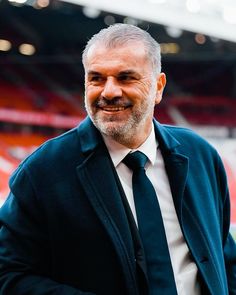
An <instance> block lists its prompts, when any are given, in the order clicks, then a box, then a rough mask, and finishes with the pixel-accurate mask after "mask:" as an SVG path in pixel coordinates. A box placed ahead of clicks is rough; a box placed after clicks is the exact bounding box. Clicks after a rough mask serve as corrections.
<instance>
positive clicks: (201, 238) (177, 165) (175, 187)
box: [155, 122, 222, 294]
mask: <svg viewBox="0 0 236 295" xmlns="http://www.w3.org/2000/svg"><path fill="white" fill-rule="evenodd" d="M155 126H156V128H155V131H156V136H157V139H158V142H159V144H160V149H161V152H162V155H163V158H164V162H165V167H166V171H167V175H168V178H169V182H170V187H171V192H172V196H173V201H174V205H175V209H176V213H177V216H178V219H179V223H180V227H181V229H182V232H183V235H184V237H185V240H186V243H187V245H188V247H189V249H190V251H191V253H192V255H193V257H194V259H195V262H196V264H197V266H198V268H199V269H200V272H201V274H202V277H203V278H204V281H205V283H206V285H207V286H208V288H209V290H210V292H212V294H215V291H216V290H217V292H218V291H219V290H222V289H221V285H220V282H219V277H218V274H217V271H216V268H215V266H214V261H213V259H212V257H211V249H210V248H209V243H208V241H207V236H206V235H205V234H204V231H203V230H202V227H203V226H204V225H203V224H201V221H200V219H199V216H198V213H197V212H196V208H195V207H194V205H193V204H194V201H196V200H195V199H193V198H195V195H194V194H192V195H191V196H189V195H188V194H187V193H186V185H187V183H188V173H189V169H188V167H189V159H188V157H187V156H186V155H184V154H183V153H180V152H178V151H179V148H178V147H179V146H180V143H179V142H178V141H176V139H175V138H174V137H173V136H172V135H171V134H169V133H168V131H166V130H164V129H163V127H162V126H161V125H159V124H158V123H157V122H155ZM182 150H183V149H182ZM188 189H190V190H191V188H188ZM219 292H220V291H219Z"/></svg>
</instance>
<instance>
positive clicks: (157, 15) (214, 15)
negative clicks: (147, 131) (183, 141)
mask: <svg viewBox="0 0 236 295" xmlns="http://www.w3.org/2000/svg"><path fill="white" fill-rule="evenodd" d="M116 22H125V23H131V24H135V25H138V26H140V27H141V28H143V29H146V30H148V31H149V32H150V33H151V35H152V36H153V37H154V38H157V40H158V41H159V42H160V44H161V50H162V56H163V59H162V64H163V71H164V72H165V73H166V74H167V80H168V84H167V87H166V90H165V94H164V99H163V101H162V103H161V105H160V106H158V107H157V108H156V111H155V116H156V118H157V119H158V120H159V121H160V122H162V123H167V124H176V125H182V126H187V127H190V128H192V129H194V130H196V131H197V132H198V133H199V134H201V135H202V136H204V137H205V138H207V139H208V140H209V141H210V142H211V143H212V144H213V145H214V146H215V147H216V149H217V150H218V151H219V153H220V154H221V156H222V158H223V161H224V164H225V168H226V171H227V175H228V182H229V188H230V192H231V201H232V208H231V210H232V216H231V224H232V227H231V229H232V232H233V234H234V237H236V3H235V1H233V0H226V1H224V0H178V1H177V0H176V1H172V0H129V1H128V0H126V3H125V1H123V0H119V1H103V0H100V1H96V0H93V1H89V0H87V1H79V0H71V2H62V1H59V0H52V1H50V0H0V206H1V204H2V203H3V202H4V200H5V198H6V196H7V194H8V179H9V175H10V174H11V173H12V172H13V170H14V169H15V168H16V167H17V165H18V164H19V163H20V161H21V160H22V159H24V158H25V157H26V156H27V155H28V154H29V153H31V152H32V151H33V150H34V149H35V148H36V147H37V146H39V145H40V144H41V143H42V142H44V141H45V140H47V139H48V138H51V137H53V136H56V135H58V134H60V133H62V132H64V131H66V130H68V129H69V128H72V127H74V126H76V125H77V124H78V123H79V122H80V121H81V120H82V119H83V118H84V117H85V115H86V114H85V111H84V104H83V68H82V65H81V52H82V50H83V48H84V45H85V43H86V41H87V40H88V39H89V38H90V37H91V36H92V35H93V34H94V33H96V32H97V31H99V30H100V29H101V28H103V27H105V26H107V25H110V24H113V23H116Z"/></svg>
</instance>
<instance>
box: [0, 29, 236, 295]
mask: <svg viewBox="0 0 236 295" xmlns="http://www.w3.org/2000/svg"><path fill="white" fill-rule="evenodd" d="M83 64H84V68H85V105H86V109H87V112H88V118H86V119H85V120H84V121H83V122H82V123H81V124H80V126H78V127H77V128H75V129H73V130H71V131H69V132H67V133H65V134H63V135H61V136H59V137H57V138H55V139H52V140H49V141H48V142H46V143H45V144H43V145H42V146H41V147H40V148H39V149H38V150H37V151H36V152H34V153H33V154H32V155H31V156H29V157H28V158H27V159H26V160H25V161H23V162H22V163H21V165H20V166H19V168H18V169H17V170H16V171H15V173H14V174H13V175H12V177H11V179H10V188H11V192H10V195H9V197H8V198H7V200H6V202H5V204H4V205H3V207H2V208H1V211H0V221H1V231H0V294H1V295H23V294H24V295H26V294H31V295H41V294H45V295H46V294H48V295H84V294H100V295H108V294H109V295H126V294H127V295H138V294H141V295H143V294H151V295H157V294H161V293H162V294H181V295H184V294H190V295H195V294H212V295H227V294H236V247H235V243H234V241H233V239H232V237H231V235H230V233H229V223H230V218H229V211H230V209H229V195H228V189H227V182H226V176H225V172H224V168H223V166H222V162H221V160H220V157H219V155H218V154H217V152H216V150H215V149H214V148H213V147H211V146H210V145H209V144H208V143H207V142H205V140H203V139H202V138H200V137H199V136H197V135H196V134H194V133H193V132H192V131H190V130H187V129H184V128H180V127H171V126H164V125H161V124H159V123H158V122H157V121H156V120H154V119H153V111H154V106H155V105H156V104H159V103H160V101H161V99H162V93H163V90H164V87H165V83H166V78H165V74H164V73H162V72H161V61H160V49H159V45H158V44H157V43H156V41H154V39H153V38H152V37H151V36H150V35H149V34H148V33H147V32H145V31H143V30H141V29H139V28H137V27H135V26H131V25H124V24H116V25H114V26H111V27H109V28H107V29H104V30H102V31H100V32H99V33H98V34H97V35H95V36H94V37H93V38H92V39H91V40H90V41H89V42H88V44H87V46H86V48H85V51H84V53H83ZM137 150H138V151H141V152H142V153H144V154H146V156H147V158H148V162H147V163H146V164H145V169H146V173H147V175H148V177H149V178H150V180H151V182H152V185H153V187H154V189H155V192H156V203H158V204H160V207H161V215H162V219H163V221H161V222H163V223H164V228H165V234H164V235H165V236H166V237H160V238H159V240H160V243H161V241H163V240H165V239H166V241H167V245H166V247H164V248H166V249H165V250H166V252H168V255H169V258H170V260H171V263H168V264H169V265H168V267H169V266H170V267H171V272H172V273H171V275H169V273H165V271H163V269H162V266H159V265H158V263H157V262H156V260H155V259H156V257H158V255H159V253H155V251H154V252H153V253H149V251H147V250H146V249H147V248H145V247H146V246H145V245H146V240H148V239H149V234H148V235H144V236H141V233H140V231H141V228H142V225H141V221H140V220H139V218H138V216H137V212H136V207H135V206H136V204H135V200H134V199H135V198H134V195H135V194H136V192H132V175H134V173H135V171H134V172H132V169H130V168H129V167H128V166H127V165H126V162H125V160H124V158H126V156H127V154H130V153H131V152H134V151H137ZM133 185H135V184H134V182H133ZM138 185H139V183H138ZM144 198H145V196H144ZM150 222H152V218H151V219H150ZM161 222H160V223H161ZM155 227H156V228H160V227H161V225H160V224H156V226H155ZM150 235H152V232H150ZM150 252H152V251H150ZM157 252H158V251H157ZM150 255H151V256H150ZM150 257H151V258H150ZM161 258H162V257H161ZM153 266H154V268H155V270H157V271H159V273H158V275H160V276H161V275H163V274H164V276H163V278H160V279H159V278H158V280H156V277H155V276H156V273H155V272H154V273H152V269H153ZM172 275H173V280H172V279H171V284H172V285H173V286H174V287H173V289H171V290H174V291H170V290H168V288H169V286H168V284H166V283H164V281H165V280H166V279H169V278H170V277H172ZM162 280H163V281H162ZM157 282H158V283H157Z"/></svg>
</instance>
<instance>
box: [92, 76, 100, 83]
mask: <svg viewBox="0 0 236 295" xmlns="http://www.w3.org/2000/svg"><path fill="white" fill-rule="evenodd" d="M89 80H90V81H92V82H100V81H103V78H102V77H101V76H92V77H90V79H89Z"/></svg>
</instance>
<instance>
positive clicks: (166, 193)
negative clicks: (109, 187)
mask: <svg viewBox="0 0 236 295" xmlns="http://www.w3.org/2000/svg"><path fill="white" fill-rule="evenodd" d="M103 138H104V141H105V144H106V146H107V148H108V151H109V153H110V156H111V159H112V161H113V164H114V166H115V168H116V171H117V173H118V176H119V179H120V182H121V184H122V186H123V189H124V192H125V194H126V197H127V200H128V203H129V205H130V208H131V211H132V213H133V216H134V219H135V221H136V224H137V216H136V211H135V205H134V198H133V191H132V171H131V170H130V169H129V168H128V167H127V166H126V165H125V164H124V163H122V160H123V159H124V157H125V156H126V155H127V154H128V153H129V152H131V149H129V148H127V147H125V146H123V145H121V144H119V143H118V142H116V141H114V140H112V139H110V138H109V137H107V136H104V137H103ZM136 150H139V151H141V152H143V153H144V154H145V155H146V156H147V157H148V159H149V161H148V162H147V164H146V167H145V168H146V174H147V176H148V177H149V179H150V180H151V182H152V184H153V186H154V188H155V191H156V194H157V198H158V201H159V205H160V208H161V213H162V218H163V222H164V227H165V232H166V238H167V243H168V247H169V252H170V258H171V263H172V268H173V272H174V277H175V282H176V288H177V292H178V294H179V295H189V294H191V295H199V294H200V286H199V282H198V281H197V272H198V270H197V266H196V264H195V263H194V262H193V261H192V260H191V258H190V252H189V249H188V246H187V244H186V242H185V240H184V237H183V234H182V231H181V228H180V225H179V221H178V218H177V214H176V211H175V207H174V203H173V198H172V194H171V190H170V185H169V180H168V177H167V174H166V170H165V166H164V161H163V157H162V155H161V152H160V149H159V148H158V143H157V141H156V138H155V132H154V127H153V128H152V131H151V133H150V135H149V137H148V138H147V140H146V141H145V142H144V143H143V144H142V145H141V146H140V147H139V148H138V149H136ZM133 151H135V150H132V152H133Z"/></svg>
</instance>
